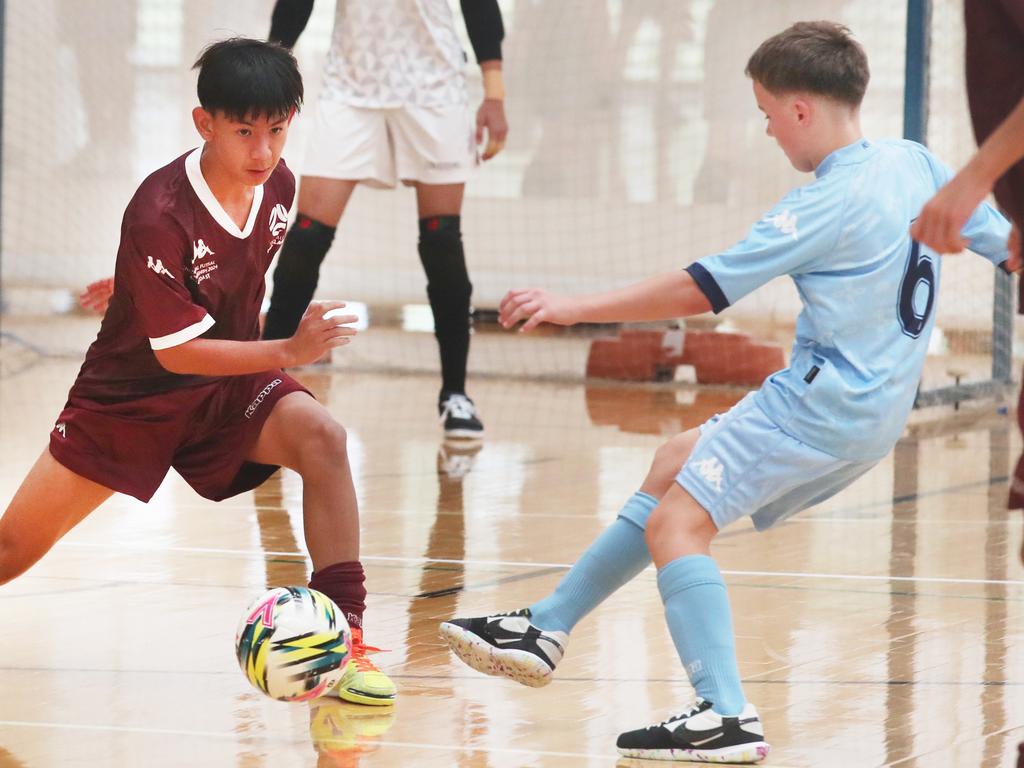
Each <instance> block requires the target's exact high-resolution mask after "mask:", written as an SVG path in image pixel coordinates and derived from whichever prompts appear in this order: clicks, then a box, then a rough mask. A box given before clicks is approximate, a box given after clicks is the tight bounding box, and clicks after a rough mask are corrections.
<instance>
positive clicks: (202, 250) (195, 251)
mask: <svg viewBox="0 0 1024 768" xmlns="http://www.w3.org/2000/svg"><path fill="white" fill-rule="evenodd" d="M207 256H213V250H212V249H211V248H210V246H208V245H207V244H206V243H204V242H203V238H201V237H200V238H199V239H198V240H196V241H195V242H194V243H192V263H193V264H195V263H196V262H197V261H199V260H200V259H205V258H206V257H207Z"/></svg>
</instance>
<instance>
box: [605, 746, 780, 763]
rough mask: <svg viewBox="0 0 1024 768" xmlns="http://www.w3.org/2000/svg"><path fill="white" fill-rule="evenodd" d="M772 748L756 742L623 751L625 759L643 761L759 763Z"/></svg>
mask: <svg viewBox="0 0 1024 768" xmlns="http://www.w3.org/2000/svg"><path fill="white" fill-rule="evenodd" d="M770 751H771V747H770V746H769V745H768V744H767V743H766V742H763V741H754V742H751V743H750V744H743V745H742V746H738V747H722V748H721V749H622V748H619V754H620V755H622V756H624V757H637V758H640V759H641V760H673V761H675V762H677V763H733V764H735V763H740V764H748V765H749V764H752V763H759V762H761V761H762V760H764V759H765V758H766V757H768V753H769V752H770Z"/></svg>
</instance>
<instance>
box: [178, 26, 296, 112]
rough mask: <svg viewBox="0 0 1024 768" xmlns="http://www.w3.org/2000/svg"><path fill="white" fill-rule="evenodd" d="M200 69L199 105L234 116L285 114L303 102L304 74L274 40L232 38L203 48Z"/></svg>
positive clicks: (208, 109)
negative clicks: (270, 41) (272, 41)
mask: <svg viewBox="0 0 1024 768" xmlns="http://www.w3.org/2000/svg"><path fill="white" fill-rule="evenodd" d="M192 68H193V69H198V70H199V83H198V85H197V87H196V90H197V91H198V93H199V103H200V104H201V105H202V107H203V109H205V110H206V111H207V112H210V113H213V112H223V113H224V114H225V115H227V116H228V117H230V118H232V119H234V120H245V119H246V118H255V117H261V116H266V117H270V118H275V117H280V116H285V115H288V114H290V113H291V112H292V110H296V111H298V109H299V108H300V107H301V106H302V75H300V74H299V66H298V64H297V63H296V61H295V57H294V56H292V54H291V51H289V50H288V49H287V48H282V47H281V46H280V45H277V44H276V43H267V42H264V41H262V40H252V39H250V38H246V37H232V38H230V39H228V40H221V41H220V42H216V43H211V44H210V45H209V46H207V47H206V48H205V49H204V50H203V52H202V53H201V54H199V58H198V59H196V63H195V64H194V65H193V67H192Z"/></svg>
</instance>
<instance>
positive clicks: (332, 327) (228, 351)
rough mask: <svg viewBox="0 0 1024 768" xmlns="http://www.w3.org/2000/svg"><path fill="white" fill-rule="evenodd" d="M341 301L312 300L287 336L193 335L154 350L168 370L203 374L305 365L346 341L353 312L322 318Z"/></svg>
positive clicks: (352, 321)
mask: <svg viewBox="0 0 1024 768" xmlns="http://www.w3.org/2000/svg"><path fill="white" fill-rule="evenodd" d="M344 306H345V304H344V303H343V302H338V301H335V302H313V303H312V304H310V305H309V308H308V309H307V310H306V313H305V314H304V315H303V316H302V321H301V322H300V323H299V327H298V329H297V330H296V331H295V335H294V336H292V337H291V338H290V339H274V340H272V341H227V340H223V339H192V341H187V342H185V343H184V344H179V345H178V346H175V347H169V348H168V349H160V350H154V352H153V354H155V355H156V359H157V360H158V361H159V362H160V365H162V366H163V367H164V368H166V369H167V370H168V371H170V372H171V373H191V374H199V375H202V376H241V375H244V374H247V373H258V372H260V371H268V370H272V369H274V368H287V367H290V366H294V365H306V364H308V363H312V362H315V361H316V360H318V359H319V358H320V357H321V356H323V354H324V353H325V352H327V350H329V349H333V348H334V347H340V346H342V345H344V344H348V343H349V342H350V341H351V340H352V339H351V337H352V336H354V335H355V333H356V330H355V328H351V327H348V326H346V325H344V323H354V322H355V321H356V316H355V315H345V316H341V317H331V318H329V319H326V320H325V319H324V317H323V316H324V314H326V313H327V312H328V311H329V310H331V309H338V308H341V307H344Z"/></svg>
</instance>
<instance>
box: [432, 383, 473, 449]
mask: <svg viewBox="0 0 1024 768" xmlns="http://www.w3.org/2000/svg"><path fill="white" fill-rule="evenodd" d="M437 412H438V414H439V416H440V419H441V426H442V427H444V436H445V437H447V438H459V439H463V440H477V439H479V438H481V437H483V436H484V425H483V422H481V421H480V414H478V413H477V412H476V406H475V405H473V401H472V400H470V399H469V398H468V397H466V396H465V395H464V394H462V393H459V392H455V393H451V394H444V393H442V395H441V400H440V401H439V402H438V404H437Z"/></svg>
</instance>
